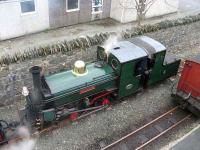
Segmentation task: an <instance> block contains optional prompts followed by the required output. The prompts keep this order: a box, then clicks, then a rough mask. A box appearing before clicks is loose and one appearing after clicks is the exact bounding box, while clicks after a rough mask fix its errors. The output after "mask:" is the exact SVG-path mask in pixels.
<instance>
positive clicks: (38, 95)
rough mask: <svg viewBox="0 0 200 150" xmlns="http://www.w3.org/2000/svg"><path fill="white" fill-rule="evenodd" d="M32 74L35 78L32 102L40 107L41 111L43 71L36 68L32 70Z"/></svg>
mask: <svg viewBox="0 0 200 150" xmlns="http://www.w3.org/2000/svg"><path fill="white" fill-rule="evenodd" d="M29 71H30V73H31V74H32V77H33V86H34V90H33V92H32V93H31V97H32V98H31V101H32V103H33V104H34V105H38V108H37V109H40V104H41V103H42V92H41V90H42V83H41V74H40V73H41V71H42V68H41V67H39V66H34V67H32V68H30V70H29Z"/></svg>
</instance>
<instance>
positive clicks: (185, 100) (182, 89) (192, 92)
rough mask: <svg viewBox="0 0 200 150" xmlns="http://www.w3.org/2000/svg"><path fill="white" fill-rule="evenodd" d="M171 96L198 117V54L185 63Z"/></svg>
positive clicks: (199, 99) (199, 94) (199, 104)
mask: <svg viewBox="0 0 200 150" xmlns="http://www.w3.org/2000/svg"><path fill="white" fill-rule="evenodd" d="M172 95H173V96H175V101H176V102H178V103H179V104H181V106H182V108H184V109H188V110H190V111H191V112H193V113H194V114H195V115H197V116H200V54H199V55H197V56H196V57H194V58H191V59H188V60H186V61H185V64H184V68H183V70H182V73H181V77H180V79H179V83H178V86H177V90H176V92H175V93H173V94H172Z"/></svg>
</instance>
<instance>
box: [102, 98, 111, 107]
mask: <svg viewBox="0 0 200 150" xmlns="http://www.w3.org/2000/svg"><path fill="white" fill-rule="evenodd" d="M101 105H104V106H105V105H110V101H109V99H107V98H105V99H103V101H102V103H101Z"/></svg>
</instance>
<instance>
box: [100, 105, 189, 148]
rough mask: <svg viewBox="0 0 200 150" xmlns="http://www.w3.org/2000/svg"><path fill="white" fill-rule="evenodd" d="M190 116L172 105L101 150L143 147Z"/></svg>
mask: <svg viewBox="0 0 200 150" xmlns="http://www.w3.org/2000/svg"><path fill="white" fill-rule="evenodd" d="M190 117H191V114H188V113H187V112H184V111H183V110H181V109H180V108H178V106H177V107H174V108H172V109H171V110H169V111H168V112H166V113H164V114H162V115H161V116H159V117H157V118H156V119H154V120H152V121H150V122H149V123H147V124H145V125H144V126H142V127H140V128H138V129H136V130H135V131H133V132H131V133H129V134H127V135H126V136H124V137H122V138H120V139H119V140H117V141H115V142H113V143H111V144H109V145H107V146H105V147H104V148H102V149H101V150H133V149H135V150H139V149H143V148H144V147H145V146H147V145H148V144H150V143H152V142H153V141H155V140H156V139H158V138H159V137H161V136H162V135H163V134H165V133H167V132H168V131H170V130H171V129H173V128H175V127H176V126H178V125H180V124H181V123H183V122H184V121H186V120H187V119H188V118H190Z"/></svg>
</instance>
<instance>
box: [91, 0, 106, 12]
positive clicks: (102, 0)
mask: <svg viewBox="0 0 200 150" xmlns="http://www.w3.org/2000/svg"><path fill="white" fill-rule="evenodd" d="M101 2H102V4H101V5H100V6H99V7H101V8H102V9H101V10H99V11H92V14H99V13H102V12H103V0H101ZM97 6H98V5H94V6H93V0H92V10H93V8H95V7H97Z"/></svg>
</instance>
